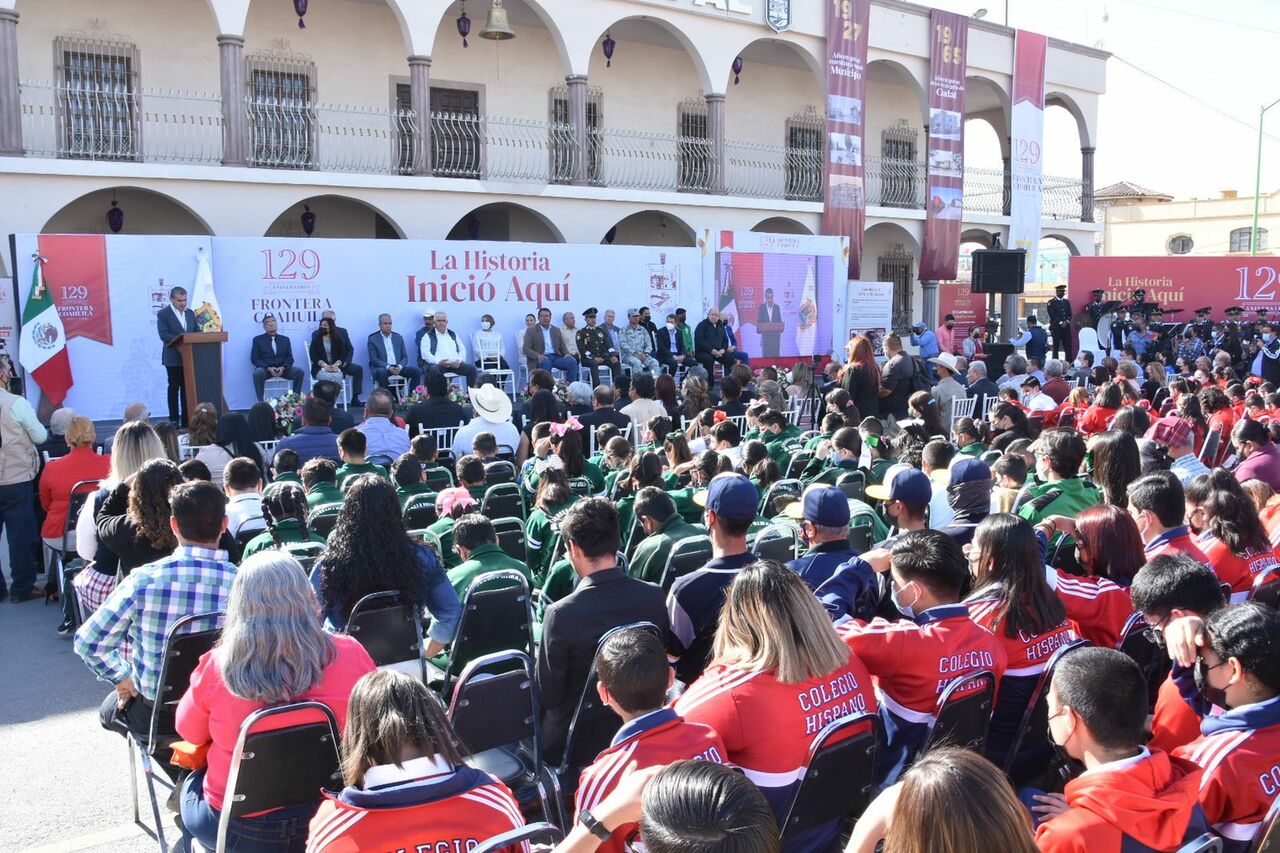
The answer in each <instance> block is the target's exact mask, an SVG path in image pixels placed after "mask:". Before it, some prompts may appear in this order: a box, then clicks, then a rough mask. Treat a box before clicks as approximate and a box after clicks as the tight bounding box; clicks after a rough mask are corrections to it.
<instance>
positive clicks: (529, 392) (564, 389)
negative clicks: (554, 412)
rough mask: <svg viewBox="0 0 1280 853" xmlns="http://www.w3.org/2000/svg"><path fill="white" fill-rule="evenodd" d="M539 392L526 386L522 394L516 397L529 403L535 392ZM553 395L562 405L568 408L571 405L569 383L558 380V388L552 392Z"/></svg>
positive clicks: (521, 391) (522, 389)
mask: <svg viewBox="0 0 1280 853" xmlns="http://www.w3.org/2000/svg"><path fill="white" fill-rule="evenodd" d="M538 390H540V388H535V387H534V386H532V385H526V386H524V387H523V388H521V389H520V393H519V394H517V395H516V396H517V397H518V398H519V399H521V400H524V401H528V400H529V398H531V397H532V396H533V392H534V391H538ZM551 393H552V394H555V395H556V400H558V401H559V402H560V403H562V404H563V405H566V406H567V405H569V383H568V382H565V381H564V380H563V379H557V380H556V386H555V388H553V389H552V390H551Z"/></svg>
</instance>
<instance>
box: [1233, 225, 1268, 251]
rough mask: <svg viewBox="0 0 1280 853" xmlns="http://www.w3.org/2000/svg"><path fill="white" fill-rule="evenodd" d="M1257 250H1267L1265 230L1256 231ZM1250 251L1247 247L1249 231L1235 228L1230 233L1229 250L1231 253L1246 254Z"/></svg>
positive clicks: (1248, 246)
mask: <svg viewBox="0 0 1280 853" xmlns="http://www.w3.org/2000/svg"><path fill="white" fill-rule="evenodd" d="M1258 248H1259V249H1265V248H1267V229H1265V228H1259V229H1258ZM1251 249H1252V247H1251V246H1250V245H1249V229H1248V228H1236V229H1234V230H1233V231H1232V232H1231V248H1230V250H1229V251H1232V252H1248V251H1250V250H1251Z"/></svg>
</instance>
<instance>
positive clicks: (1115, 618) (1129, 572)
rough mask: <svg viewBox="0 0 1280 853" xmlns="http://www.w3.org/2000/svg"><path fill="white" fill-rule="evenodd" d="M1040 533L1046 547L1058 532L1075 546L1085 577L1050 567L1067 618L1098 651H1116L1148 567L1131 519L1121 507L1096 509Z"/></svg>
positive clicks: (1058, 519)
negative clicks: (1132, 589)
mask: <svg viewBox="0 0 1280 853" xmlns="http://www.w3.org/2000/svg"><path fill="white" fill-rule="evenodd" d="M1130 489H1131V490H1132V486H1131V487H1130ZM1131 493H1132V492H1131ZM1181 502H1182V499H1181V498H1179V499H1178V503H1179V504H1181ZM1036 532H1037V535H1038V536H1043V542H1044V546H1046V547H1047V546H1048V543H1049V542H1050V541H1052V540H1053V538H1054V536H1056V535H1057V534H1058V533H1065V534H1066V535H1068V536H1070V537H1071V538H1072V539H1074V540H1075V541H1076V559H1077V560H1078V561H1079V563H1080V566H1081V568H1083V569H1084V570H1085V575H1084V576H1083V577H1081V576H1079V575H1070V574H1067V573H1066V572H1060V571H1058V570H1056V569H1052V568H1050V569H1047V570H1046V574H1047V576H1048V580H1049V586H1050V587H1051V588H1052V589H1053V591H1054V592H1056V593H1057V594H1058V598H1060V599H1062V604H1063V605H1064V606H1065V607H1066V608H1067V618H1069V619H1071V620H1072V621H1073V622H1075V623H1076V625H1077V627H1078V628H1079V630H1080V636H1082V637H1084V638H1085V639H1086V640H1088V641H1089V642H1090V643H1093V645H1095V646H1106V647H1108V648H1115V647H1116V646H1118V645H1119V643H1120V635H1121V634H1122V633H1123V632H1124V626H1125V623H1127V622H1128V621H1129V617H1130V616H1132V615H1133V602H1132V601H1131V600H1130V599H1129V585H1130V584H1131V583H1133V576H1134V575H1135V574H1136V573H1137V571H1138V569H1139V568H1141V567H1142V564H1143V563H1144V562H1146V560H1144V559H1143V555H1142V538H1141V537H1140V536H1139V535H1138V527H1137V525H1136V524H1135V523H1134V521H1133V518H1132V517H1130V515H1129V514H1128V513H1127V512H1125V511H1124V510H1123V509H1121V508H1120V507H1117V506H1112V505H1111V504H1098V505H1097V506H1091V507H1089V508H1088V509H1086V510H1084V511H1083V512H1081V513H1080V514H1079V515H1078V516H1076V517H1075V518H1074V519H1071V518H1067V517H1066V516H1065V515H1053V516H1050V517H1049V518H1046V519H1045V520H1044V521H1042V522H1040V523H1039V524H1037V525H1036Z"/></svg>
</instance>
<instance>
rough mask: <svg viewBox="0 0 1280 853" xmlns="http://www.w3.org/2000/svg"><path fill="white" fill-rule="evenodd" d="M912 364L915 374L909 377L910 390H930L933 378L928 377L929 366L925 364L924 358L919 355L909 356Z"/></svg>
mask: <svg viewBox="0 0 1280 853" xmlns="http://www.w3.org/2000/svg"><path fill="white" fill-rule="evenodd" d="M911 361H912V366H913V367H914V368H915V375H913V376H912V377H911V390H912V392H915V391H932V390H933V384H934V383H933V380H932V379H931V378H929V368H928V367H927V366H926V365H925V363H924V359H923V358H921V357H920V356H918V355H916V356H912V357H911Z"/></svg>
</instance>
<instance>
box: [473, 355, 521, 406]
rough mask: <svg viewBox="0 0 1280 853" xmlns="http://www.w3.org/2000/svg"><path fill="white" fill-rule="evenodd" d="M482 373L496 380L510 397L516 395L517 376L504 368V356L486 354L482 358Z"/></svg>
mask: <svg viewBox="0 0 1280 853" xmlns="http://www.w3.org/2000/svg"><path fill="white" fill-rule="evenodd" d="M480 372H481V373H487V374H489V375H490V376H492V377H493V378H494V379H496V380H498V387H499V388H501V389H502V390H503V391H506V392H507V395H508V396H510V397H515V395H516V375H515V372H514V371H512V370H508V369H506V368H504V367H503V366H502V356H501V355H497V354H494V353H485V354H483V355H481V356H480Z"/></svg>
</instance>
